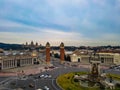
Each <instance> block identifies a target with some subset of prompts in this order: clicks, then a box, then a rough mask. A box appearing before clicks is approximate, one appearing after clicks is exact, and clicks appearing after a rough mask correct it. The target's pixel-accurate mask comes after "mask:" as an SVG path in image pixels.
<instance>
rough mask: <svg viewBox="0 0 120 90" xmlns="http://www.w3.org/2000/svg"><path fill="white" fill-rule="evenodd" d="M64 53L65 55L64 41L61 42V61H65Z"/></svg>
mask: <svg viewBox="0 0 120 90" xmlns="http://www.w3.org/2000/svg"><path fill="white" fill-rule="evenodd" d="M64 55H65V50H64V43H63V42H62V43H61V44H60V62H61V63H63V62H64Z"/></svg>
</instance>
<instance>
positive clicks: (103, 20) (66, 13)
mask: <svg viewBox="0 0 120 90" xmlns="http://www.w3.org/2000/svg"><path fill="white" fill-rule="evenodd" d="M119 29H120V0H111V1H110V0H102V1H99V0H65V1H64V0H60V1H58V0H53V1H52V2H51V1H50V0H44V1H41V0H31V1H29V0H25V1H24V0H17V1H16V0H4V1H3V0H1V1H0V42H5V43H19V44H23V43H25V42H31V41H32V40H33V41H34V42H39V43H41V44H44V45H45V44H46V42H50V43H51V45H59V43H61V42H64V44H65V45H74V46H81V45H85V46H100V45H120V40H119V36H120V30H119Z"/></svg>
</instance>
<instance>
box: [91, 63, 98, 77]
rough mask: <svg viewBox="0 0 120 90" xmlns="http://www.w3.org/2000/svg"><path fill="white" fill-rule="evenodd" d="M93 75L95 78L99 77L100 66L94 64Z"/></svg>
mask: <svg viewBox="0 0 120 90" xmlns="http://www.w3.org/2000/svg"><path fill="white" fill-rule="evenodd" d="M91 74H92V75H93V76H98V64H97V63H96V64H95V63H94V64H93V65H92V70H91Z"/></svg>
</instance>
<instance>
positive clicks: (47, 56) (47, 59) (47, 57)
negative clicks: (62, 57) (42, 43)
mask: <svg viewBox="0 0 120 90" xmlns="http://www.w3.org/2000/svg"><path fill="white" fill-rule="evenodd" d="M46 63H47V64H50V44H49V42H47V43H46Z"/></svg>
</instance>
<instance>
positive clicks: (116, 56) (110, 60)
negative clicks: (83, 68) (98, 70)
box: [70, 50, 120, 65]
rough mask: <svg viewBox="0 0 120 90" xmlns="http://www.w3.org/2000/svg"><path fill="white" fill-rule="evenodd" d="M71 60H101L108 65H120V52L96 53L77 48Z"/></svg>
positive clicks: (86, 61)
mask: <svg viewBox="0 0 120 90" xmlns="http://www.w3.org/2000/svg"><path fill="white" fill-rule="evenodd" d="M70 58H71V62H80V63H90V62H99V63H101V64H106V65H113V64H115V65H120V53H105V52H104V53H103V52H102V53H100V52H99V53H96V54H95V55H94V53H93V52H92V51H87V50H75V51H74V52H73V53H72V54H71V55H70Z"/></svg>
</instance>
